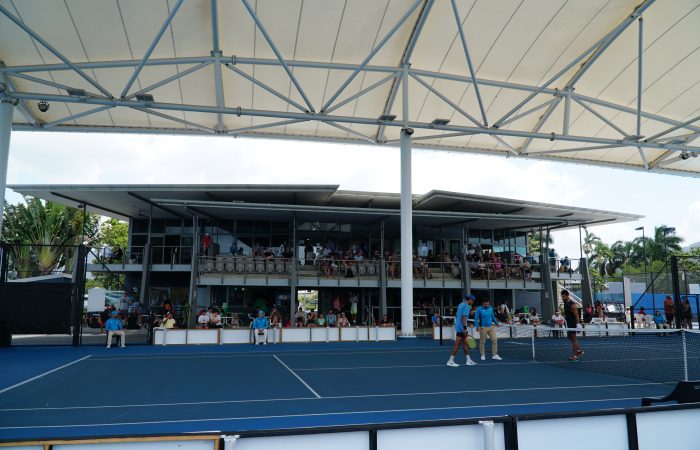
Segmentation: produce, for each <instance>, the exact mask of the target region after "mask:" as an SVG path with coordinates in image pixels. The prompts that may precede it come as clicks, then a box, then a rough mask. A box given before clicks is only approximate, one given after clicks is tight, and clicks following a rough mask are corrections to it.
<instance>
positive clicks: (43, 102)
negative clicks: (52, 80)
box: [36, 100, 49, 112]
mask: <svg viewBox="0 0 700 450" xmlns="http://www.w3.org/2000/svg"><path fill="white" fill-rule="evenodd" d="M36 106H37V108H39V111H41V112H46V111H48V110H49V102H47V101H46V100H40V101H39V103H37V104H36Z"/></svg>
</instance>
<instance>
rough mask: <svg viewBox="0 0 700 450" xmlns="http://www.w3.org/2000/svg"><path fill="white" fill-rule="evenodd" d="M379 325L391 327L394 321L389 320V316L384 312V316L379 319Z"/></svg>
mask: <svg viewBox="0 0 700 450" xmlns="http://www.w3.org/2000/svg"><path fill="white" fill-rule="evenodd" d="M379 326H380V327H393V326H394V323H393V322H392V321H391V320H389V316H387V315H386V314H384V317H382V320H380V321H379Z"/></svg>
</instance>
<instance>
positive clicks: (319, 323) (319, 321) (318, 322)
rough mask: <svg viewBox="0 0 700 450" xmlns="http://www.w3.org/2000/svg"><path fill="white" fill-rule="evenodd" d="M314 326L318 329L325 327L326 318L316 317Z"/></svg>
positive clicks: (320, 315)
mask: <svg viewBox="0 0 700 450" xmlns="http://www.w3.org/2000/svg"><path fill="white" fill-rule="evenodd" d="M316 325H317V326H319V327H325V326H326V318H325V317H323V314H319V315H318V319H316Z"/></svg>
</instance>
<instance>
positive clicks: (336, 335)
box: [328, 327, 340, 342]
mask: <svg viewBox="0 0 700 450" xmlns="http://www.w3.org/2000/svg"><path fill="white" fill-rule="evenodd" d="M328 338H329V339H330V341H331V342H338V341H339V340H340V328H336V327H331V328H328Z"/></svg>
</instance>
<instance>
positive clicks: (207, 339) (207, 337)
mask: <svg viewBox="0 0 700 450" xmlns="http://www.w3.org/2000/svg"><path fill="white" fill-rule="evenodd" d="M187 343H188V344H218V343H219V330H218V329H211V330H187Z"/></svg>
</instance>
